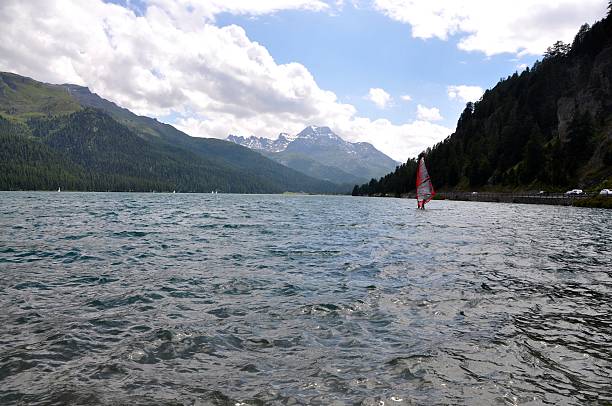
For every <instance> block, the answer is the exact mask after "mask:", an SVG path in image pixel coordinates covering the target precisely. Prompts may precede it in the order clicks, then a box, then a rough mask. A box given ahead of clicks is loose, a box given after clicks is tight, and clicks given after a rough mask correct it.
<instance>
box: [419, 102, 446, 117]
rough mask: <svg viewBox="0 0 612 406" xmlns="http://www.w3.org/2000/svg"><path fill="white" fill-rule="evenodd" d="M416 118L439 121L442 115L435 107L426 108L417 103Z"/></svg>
mask: <svg viewBox="0 0 612 406" xmlns="http://www.w3.org/2000/svg"><path fill="white" fill-rule="evenodd" d="M417 118H418V119H419V120H423V121H440V120H442V115H441V114H440V110H439V109H438V108H437V107H431V108H428V107H425V106H423V105H420V104H419V105H418V106H417Z"/></svg>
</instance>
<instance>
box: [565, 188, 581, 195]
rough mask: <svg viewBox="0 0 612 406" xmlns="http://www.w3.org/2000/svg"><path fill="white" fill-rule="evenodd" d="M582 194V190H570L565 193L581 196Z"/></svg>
mask: <svg viewBox="0 0 612 406" xmlns="http://www.w3.org/2000/svg"><path fill="white" fill-rule="evenodd" d="M583 193H584V192H583V191H582V189H572V190H568V191H567V192H565V194H566V195H568V196H569V195H581V194H583Z"/></svg>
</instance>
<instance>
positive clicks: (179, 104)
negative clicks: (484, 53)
mask: <svg viewBox="0 0 612 406" xmlns="http://www.w3.org/2000/svg"><path fill="white" fill-rule="evenodd" d="M225 3H227V4H229V5H228V6H224V4H225ZM255 3H257V4H255ZM322 4H324V3H321V2H319V1H308V0H288V1H282V2H281V1H280V0H279V1H264V2H251V1H247V0H244V1H232V2H227V1H225V2H221V1H217V0H214V1H213V0H210V1H199V2H196V1H186V0H184V1H180V2H174V1H169V0H150V2H149V3H148V6H147V7H146V8H145V9H144V10H141V11H142V13H138V14H136V13H134V12H133V11H131V10H129V9H126V8H124V7H121V6H119V5H116V4H111V3H106V2H104V1H102V0H56V1H41V2H38V1H36V2H34V1H32V2H24V1H19V0H3V1H1V2H0V37H1V38H2V41H0V70H5V71H12V72H16V73H19V74H22V75H26V76H31V77H33V78H34V79H37V80H42V81H46V82H51V83H76V84H81V85H86V86H88V87H90V89H91V90H92V91H94V92H96V93H98V94H100V95H101V96H102V97H105V98H107V99H110V100H112V101H114V102H116V103H117V104H119V105H122V106H124V107H126V108H129V109H130V110H133V111H134V112H136V113H138V114H145V115H151V116H157V117H163V116H167V115H171V114H172V115H176V116H178V117H179V118H178V119H177V120H176V123H175V124H176V125H177V127H179V128H181V129H182V130H184V131H186V132H187V133H189V134H190V135H193V136H203V137H216V138H225V137H226V136H227V135H228V134H229V133H234V134H245V135H250V134H256V135H259V136H267V137H274V136H276V135H277V134H278V133H280V132H292V133H296V132H298V131H300V130H301V129H303V128H304V127H305V126H306V125H310V124H318V125H328V126H330V127H331V128H333V129H334V130H335V131H336V132H337V133H338V134H339V135H340V136H342V137H343V138H345V139H347V140H350V141H367V142H370V143H372V144H373V145H375V146H376V147H377V148H379V149H380V150H381V151H383V152H385V153H387V154H388V155H390V156H391V157H393V158H395V159H398V160H401V161H404V160H405V159H406V158H408V157H409V156H414V155H416V154H418V153H419V152H420V151H421V150H423V149H424V148H425V147H427V146H429V145H432V144H433V143H435V142H437V141H440V140H442V139H443V138H445V137H446V136H447V135H448V134H449V133H450V132H451V129H449V128H446V127H443V126H439V125H434V124H430V123H428V122H424V121H415V122H411V123H405V124H399V125H398V124H393V123H391V122H389V121H388V120H371V119H369V118H364V117H360V116H358V115H357V111H356V109H355V107H354V106H352V105H351V104H347V103H342V102H340V101H339V100H338V98H337V97H336V95H335V94H334V93H333V92H331V91H328V90H325V89H321V88H320V87H319V86H318V84H317V83H316V81H315V79H314V77H313V76H312V74H311V73H310V72H309V71H308V69H306V67H304V66H303V65H301V64H299V63H288V64H277V63H276V62H275V60H274V58H273V57H272V56H271V55H270V53H269V52H268V50H267V49H266V48H265V47H263V46H262V45H260V44H258V43H257V42H253V41H251V40H250V39H249V38H248V37H247V35H246V33H245V31H244V29H242V28H241V27H239V26H236V25H230V26H225V27H218V26H216V25H214V22H213V19H214V16H215V14H216V13H217V12H219V11H220V10H221V11H229V12H234V13H254V14H257V13H264V12H274V11H276V10H279V9H281V8H299V9H310V10H319V9H324V8H325V7H323V6H322ZM224 7H225V8H224ZM196 16H199V17H197V18H196ZM198 21H199V22H198ZM74 22H78V24H76V23H74ZM17 44H27V46H19V45H17ZM383 92H384V91H383ZM375 93H376V92H375ZM379 93H380V92H379ZM384 93H385V94H386V92H384ZM389 99H390V96H389ZM381 100H384V97H383V98H382V99H381ZM386 103H388V102H385V103H384V104H385V105H386Z"/></svg>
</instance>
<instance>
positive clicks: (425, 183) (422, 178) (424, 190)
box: [416, 158, 436, 207]
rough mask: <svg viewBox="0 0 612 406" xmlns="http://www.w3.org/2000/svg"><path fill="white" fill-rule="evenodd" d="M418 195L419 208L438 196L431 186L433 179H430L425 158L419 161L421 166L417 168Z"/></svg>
mask: <svg viewBox="0 0 612 406" xmlns="http://www.w3.org/2000/svg"><path fill="white" fill-rule="evenodd" d="M416 193H417V202H418V204H419V207H421V206H423V205H424V204H425V203H427V202H428V201H430V200H431V199H433V197H434V196H435V194H436V191H435V190H434V188H433V185H432V184H431V179H430V178H429V173H428V172H427V167H426V166H425V159H424V158H421V159H420V160H419V166H418V168H417V177H416Z"/></svg>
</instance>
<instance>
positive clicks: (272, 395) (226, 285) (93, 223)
mask: <svg viewBox="0 0 612 406" xmlns="http://www.w3.org/2000/svg"><path fill="white" fill-rule="evenodd" d="M0 203H1V205H0V213H1V214H0V272H1V280H0V306H1V307H2V312H1V313H0V323H1V325H2V327H1V329H0V403H1V404H12V403H28V404H127V403H129V404H143V405H151V404H189V405H191V404H204V405H206V404H214V405H217V404H218V405H232V406H234V405H258V404H322V405H343V404H362V405H383V404H385V405H403V404H424V405H425V404H426V405H429V404H477V403H479V404H533V405H536V404H542V403H547V404H584V403H595V404H597V403H601V404H608V403H610V402H612V383H611V382H612V380H611V378H610V377H611V375H612V346H611V345H610V342H611V341H612V316H611V315H612V266H611V263H612V213H611V212H610V211H605V210H595V209H579V208H571V207H554V206H535V205H510V204H489V203H475V202H472V203H469V202H439V201H436V202H432V203H430V204H429V205H428V209H427V210H425V211H417V210H415V206H416V204H415V202H414V201H413V200H399V199H367V198H352V197H319V196H257V195H183V194H175V195H172V194H104V193H88V194H86V193H0Z"/></svg>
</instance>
